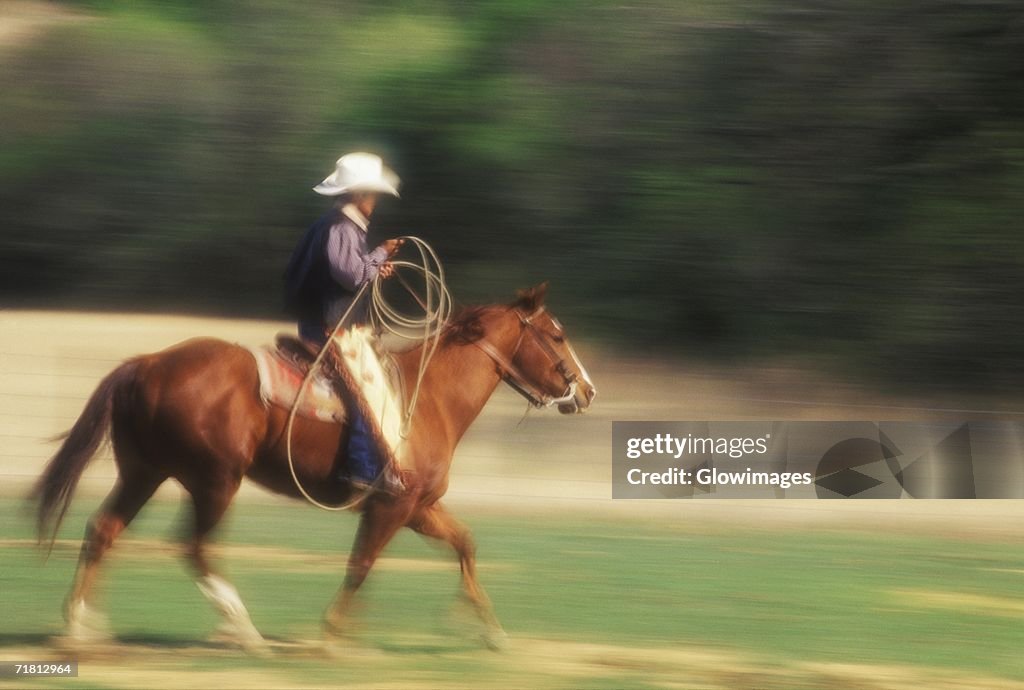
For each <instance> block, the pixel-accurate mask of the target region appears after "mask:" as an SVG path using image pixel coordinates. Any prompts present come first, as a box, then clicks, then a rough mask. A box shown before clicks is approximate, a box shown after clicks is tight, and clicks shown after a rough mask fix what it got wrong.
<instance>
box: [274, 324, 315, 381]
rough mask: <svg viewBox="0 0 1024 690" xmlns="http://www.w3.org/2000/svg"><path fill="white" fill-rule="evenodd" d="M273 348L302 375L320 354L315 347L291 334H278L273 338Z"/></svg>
mask: <svg viewBox="0 0 1024 690" xmlns="http://www.w3.org/2000/svg"><path fill="white" fill-rule="evenodd" d="M274 347H276V348H277V352H278V353H280V355H281V356H282V357H285V358H286V359H288V361H289V362H291V363H292V364H294V365H295V367H296V368H297V369H298V370H299V371H301V372H302V373H303V374H305V373H307V372H308V371H309V368H310V367H311V366H312V365H313V361H314V360H316V358H317V355H319V354H320V351H319V350H318V349H317V347H316V345H314V344H313V343H311V342H308V341H306V340H303V339H302V338H299V337H296V336H294V335H292V334H291V333H278V334H277V336H275V338H274Z"/></svg>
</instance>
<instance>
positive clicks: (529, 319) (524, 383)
mask: <svg viewBox="0 0 1024 690" xmlns="http://www.w3.org/2000/svg"><path fill="white" fill-rule="evenodd" d="M515 312H516V316H518V317H519V323H520V324H521V325H522V329H520V331H519V338H518V339H517V340H516V344H515V346H514V347H513V348H512V355H511V356H510V357H506V356H505V355H503V354H501V352H499V351H498V349H497V348H496V347H494V345H492V344H491V343H490V342H488V340H487V339H486V338H480V339H479V340H475V341H473V344H474V345H476V346H477V347H478V348H480V349H481V350H483V351H484V352H485V353H487V356H488V357H490V358H491V359H492V360H494V363H495V364H496V365H497V366H498V373H499V374H500V375H501V378H502V380H503V381H504V382H505V383H507V384H508V385H509V386H511V387H512V389H513V390H515V391H516V392H517V393H519V394H520V395H522V396H523V397H524V398H526V400H527V402H529V403H530V405H532V406H533V407H551V406H552V405H566V404H569V403H573V404H575V400H576V378H577V377H576V374H574V373H573V372H571V371H569V367H568V366H567V365H566V363H565V358H564V357H562V356H561V355H559V354H558V352H556V351H555V348H554V347H552V346H551V343H550V342H548V335H547V334H546V333H544V332H543V331H542V330H540V329H539V328H537V326H535V325H534V323H533V320H534V319H535V318H537V317H538V316H540V315H541V314H543V313H544V307H543V306H541V307H537V309H535V310H534V311H533V313H532V314H529V315H526V314H523V312H521V311H519V310H518V309H516V310H515ZM527 333H529V334H530V335H532V336H533V338H534V340H535V342H536V343H537V345H539V346H540V349H541V351H542V352H543V353H544V354H545V355H546V356H547V358H548V359H549V360H550V361H551V363H552V364H553V365H554V369H555V371H557V372H558V373H559V374H561V376H562V378H563V379H564V380H565V392H564V393H563V394H562V395H561V396H560V397H555V396H552V395H547V394H546V393H543V392H541V391H539V390H538V389H537V387H536V386H534V385H532V384H531V383H530V382H529V381H528V380H527V378H526V376H525V375H524V374H523V372H522V370H520V368H519V367H517V366H516V365H515V363H514V360H515V358H516V355H517V354H518V353H519V348H520V347H521V346H522V344H523V340H524V338H525V337H526V334H527Z"/></svg>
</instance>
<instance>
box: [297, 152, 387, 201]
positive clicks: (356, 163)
mask: <svg viewBox="0 0 1024 690" xmlns="http://www.w3.org/2000/svg"><path fill="white" fill-rule="evenodd" d="M398 184H399V180H398V175H396V174H395V172H394V171H393V170H391V169H390V168H388V167H387V166H385V165H384V161H382V160H381V159H380V156H377V155H374V154H372V153H363V152H361V151H360V152H357V153H347V154H345V155H344V156H342V157H341V158H339V159H338V162H337V164H336V167H335V169H334V172H333V173H331V174H330V175H328V176H327V177H326V178H325V179H324V181H323V182H321V183H320V184H318V185H317V186H316V187H313V191H314V192H316V193H317V194H323V195H324V196H338V195H339V194H346V193H349V192H379V193H381V194H390V195H392V196H398Z"/></svg>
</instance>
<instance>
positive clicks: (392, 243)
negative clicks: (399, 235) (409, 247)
mask: <svg viewBox="0 0 1024 690" xmlns="http://www.w3.org/2000/svg"><path fill="white" fill-rule="evenodd" d="M403 244H405V240H402V239H393V240H384V241H383V242H381V243H380V246H382V247H384V250H385V251H386V252H387V253H388V256H389V257H390V256H394V254H395V252H397V251H398V248H399V247H401V246H402V245H403Z"/></svg>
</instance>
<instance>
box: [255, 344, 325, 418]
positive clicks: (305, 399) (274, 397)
mask: <svg viewBox="0 0 1024 690" xmlns="http://www.w3.org/2000/svg"><path fill="white" fill-rule="evenodd" d="M249 352H251V353H252V356H253V357H254V358H255V359H256V369H257V370H258V371H259V375H260V397H262V398H263V401H264V402H266V403H269V404H272V405H279V406H281V407H283V408H285V409H288V410H291V409H292V405H294V404H295V399H296V397H298V395H299V388H300V387H301V386H302V381H303V379H304V378H305V377H306V371H305V369H304V368H303V367H301V366H300V365H299V364H298V363H297V362H296V361H295V360H294V359H292V358H290V357H288V356H285V355H283V354H282V353H281V352H280V351H278V350H277V349H276V348H274V347H272V346H270V345H265V346H263V347H258V348H251V349H250V350H249ZM295 414H297V415H298V416H300V417H306V418H307V419H319V420H320V421H322V422H336V423H338V424H340V423H342V422H344V421H345V404H344V403H343V402H342V400H341V398H340V397H338V394H337V392H335V389H334V385H333V384H332V383H331V382H330V381H329V380H328V379H327V377H326V376H325V375H324V373H323V372H314V373H313V375H312V380H311V381H310V382H309V383H308V384H306V389H305V391H303V394H302V399H301V400H300V401H299V409H298V410H296V412H295Z"/></svg>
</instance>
